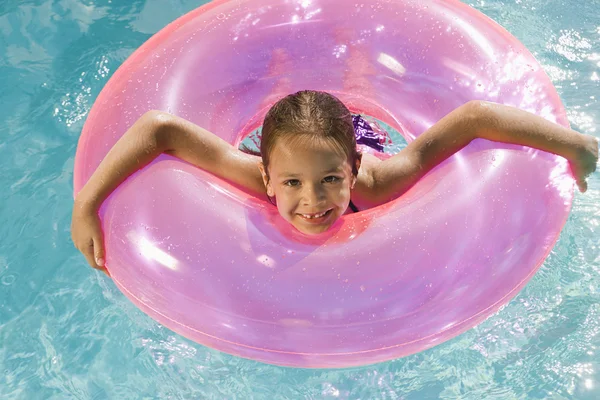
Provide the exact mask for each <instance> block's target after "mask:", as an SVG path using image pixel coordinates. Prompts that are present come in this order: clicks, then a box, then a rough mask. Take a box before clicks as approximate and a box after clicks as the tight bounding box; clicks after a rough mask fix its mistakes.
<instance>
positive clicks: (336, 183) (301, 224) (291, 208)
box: [261, 140, 356, 235]
mask: <svg viewBox="0 0 600 400" xmlns="http://www.w3.org/2000/svg"><path fill="white" fill-rule="evenodd" d="M261 173H262V177H263V181H264V183H265V186H266V189H267V194H268V195H269V196H272V197H275V198H276V200H277V209H278V211H279V214H281V216H282V217H283V218H284V219H285V220H286V221H288V222H289V223H290V224H292V225H293V226H294V227H295V228H296V229H298V230H299V231H300V232H302V233H305V234H309V235H310V234H318V233H322V232H325V231H326V230H327V229H329V227H331V225H333V223H334V222H335V221H336V220H337V219H338V218H339V217H340V216H341V215H342V214H344V212H345V211H346V209H347V208H348V205H349V203H350V190H351V188H352V187H354V183H355V180H356V178H355V177H354V176H353V175H352V167H351V166H350V163H349V162H348V158H347V156H346V155H345V154H343V153H341V152H340V151H339V150H336V149H335V148H334V147H333V146H332V145H330V144H327V143H325V144H323V142H320V143H310V142H308V141H305V140H299V141H297V142H296V143H293V146H291V145H289V143H288V144H286V143H285V141H280V142H279V143H275V146H274V147H273V150H272V151H271V155H270V165H269V171H268V175H267V171H265V169H264V166H262V164H261Z"/></svg>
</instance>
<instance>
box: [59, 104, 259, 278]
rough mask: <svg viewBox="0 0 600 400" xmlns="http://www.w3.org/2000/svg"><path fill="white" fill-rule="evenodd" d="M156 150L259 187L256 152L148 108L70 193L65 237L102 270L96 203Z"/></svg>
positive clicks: (249, 186) (255, 189)
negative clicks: (72, 194)
mask: <svg viewBox="0 0 600 400" xmlns="http://www.w3.org/2000/svg"><path fill="white" fill-rule="evenodd" d="M161 153H167V154H172V155H174V156H176V157H178V158H181V159H182V160H185V161H187V162H189V163H191V164H193V165H196V166H198V167H200V168H202V169H204V170H206V171H208V172H210V173H212V174H214V175H217V176H218V177H220V178H223V179H227V180H229V181H231V182H233V183H236V184H238V185H240V186H242V187H244V188H246V189H247V190H249V191H250V192H253V193H256V194H262V193H263V191H264V184H263V182H262V178H261V175H260V170H259V168H258V163H259V161H260V160H259V158H258V157H256V156H251V155H248V154H245V153H242V152H241V151H239V150H237V149H236V148H234V147H233V146H231V145H230V144H229V143H227V142H225V141H224V140H222V139H221V138H219V137H217V136H216V135H214V134H212V133H210V132H208V131H206V130H204V129H202V128H200V127H199V126H196V125H194V124H192V123H191V122H188V121H186V120H184V119H182V118H178V117H176V116H173V115H169V114H166V113H162V112H159V111H150V112H148V113H146V114H144V115H143V116H142V117H141V118H140V119H139V120H138V121H136V122H135V124H133V126H132V127H131V128H130V129H129V130H127V132H126V133H125V134H124V135H123V137H122V138H121V139H119V141H118V142H117V143H116V144H115V145H114V147H113V148H112V149H111V150H110V151H109V152H108V154H107V155H106V157H105V158H104V160H102V162H101V163H100V165H99V166H98V168H97V169H96V171H95V172H94V173H93V174H92V176H91V177H90V179H89V181H88V182H87V183H86V184H85V186H84V187H83V188H82V189H81V191H80V192H79V193H78V194H77V197H76V198H75V204H74V207H73V216H72V222H71V236H72V239H73V243H74V244H75V246H76V247H77V248H78V249H79V250H80V251H81V252H82V253H83V254H84V255H85V257H86V259H87V261H88V263H89V264H90V265H91V266H92V267H94V268H97V269H101V270H103V269H104V247H103V238H102V231H101V229H100V220H99V218H98V210H99V208H100V206H101V205H102V202H104V200H105V199H106V198H107V197H108V196H109V195H110V193H112V191H113V190H114V189H115V188H116V187H117V186H118V185H120V184H121V183H122V182H123V181H124V180H125V179H127V178H128V177H129V176H130V175H132V174H133V173H134V172H136V171H137V170H139V169H141V168H143V167H144V166H146V165H147V164H149V163H150V162H151V161H152V160H154V159H155V158H156V157H158V155H160V154H161Z"/></svg>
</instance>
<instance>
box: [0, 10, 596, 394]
mask: <svg viewBox="0 0 600 400" xmlns="http://www.w3.org/2000/svg"><path fill="white" fill-rule="evenodd" d="M201 3H203V2H198V1H183V0H177V1H176V0H170V1H169V0H148V1H128V2H112V1H110V0H106V1H94V2H91V1H85V2H84V1H75V0H63V1H49V0H38V1H36V2H2V4H1V5H0V29H1V31H2V37H3V39H2V40H0V60H2V61H0V85H1V86H0V87H1V88H2V89H3V90H2V92H0V96H2V103H1V104H2V105H3V107H2V108H1V109H0V116H1V120H2V121H4V124H3V125H2V126H0V132H1V135H2V136H1V137H2V140H1V141H0V182H2V184H3V188H4V190H3V191H2V194H1V199H2V201H1V203H0V205H1V206H0V235H1V236H0V237H1V238H2V240H1V242H0V243H2V244H1V245H0V371H2V374H1V375H0V398H2V397H6V398H10V399H13V398H15V399H38V398H39V399H48V398H57V399H63V398H82V399H88V398H90V399H105V398H116V399H138V398H140V399H141V398H174V399H177V398H185V399H187V398H228V399H229V398H240V399H248V398H265V399H286V398H291V399H296V398H299V399H329V398H331V399H333V398H340V399H437V398H447V399H455V398H465V399H483V398H485V399H493V398H496V399H512V398H524V399H525V398H527V399H536V398H538V399H542V398H556V399H561V398H577V399H597V398H599V397H600V388H599V387H598V386H599V385H600V372H599V370H600V356H599V351H600V350H599V349H598V347H600V335H599V333H600V294H599V289H598V288H599V283H600V233H599V231H598V230H599V229H600V179H599V176H598V173H596V174H595V175H594V176H592V177H591V178H590V190H589V191H588V193H587V194H586V195H584V196H581V195H578V196H577V197H576V199H575V203H574V207H573V212H572V214H571V216H570V218H569V221H568V223H567V225H566V226H565V229H564V231H563V233H562V236H561V239H560V240H559V242H558V244H557V246H556V247H555V249H554V251H553V252H552V254H551V255H550V257H549V258H548V260H547V261H546V263H545V264H544V266H543V267H542V269H541V270H540V271H539V272H538V274H537V275H536V276H535V277H534V278H533V279H532V281H531V282H530V283H529V284H528V285H527V287H526V288H525V289H524V290H523V291H522V292H521V294H519V296H517V297H516V298H515V299H514V300H513V301H512V302H510V303H509V304H508V305H507V306H506V307H504V308H503V309H502V310H501V311H500V312H499V313H498V314H496V315H495V316H493V317H491V318H490V319H488V320H487V321H485V322H484V323H483V324H481V325H479V326H478V327H476V328H475V329H473V330H471V331H468V332H467V333H465V334H463V335H461V336H459V337H458V338H455V339H454V340H451V341H449V342H447V343H444V344H442V345H440V346H438V347H435V348H433V349H430V350H428V351H425V352H423V353H420V354H416V355H414V356H411V357H407V358H404V359H400V360H395V361H392V362H388V363H383V364H378V365H374V366H368V367H362V368H353V369H348V370H325V371H323V370H297V369H286V368H279V367H274V366H269V365H264V364H260V363H256V362H253V361H249V360H244V359H239V358H235V357H232V356H228V355H225V354H222V353H219V352H216V351H213V350H209V349H206V348H204V347H202V346H199V345H196V344H194V343H192V342H189V341H187V340H185V339H183V338H182V337H180V336H178V335H175V334H173V333H172V332H170V331H169V330H167V329H165V328H162V327H160V326H159V325H158V324H156V323H155V322H154V321H152V320H150V319H149V318H148V317H146V316H145V315H144V314H142V313H141V312H140V311H138V310H137V309H136V308H135V307H134V306H133V305H132V304H130V303H129V301H128V300H126V299H125V298H124V297H123V296H122V295H121V294H120V292H119V291H118V290H117V289H116V288H115V286H114V285H113V284H111V282H110V281H109V280H108V279H106V278H105V277H104V276H101V275H100V274H97V273H94V272H93V271H91V270H90V269H89V267H87V266H86V264H85V260H84V259H83V257H82V256H80V254H79V253H78V252H77V251H76V250H75V249H74V248H73V247H72V244H71V242H70V233H69V224H70V212H71V205H72V199H71V192H72V172H73V165H72V164H73V157H74V154H75V147H76V144H77V138H78V136H79V133H80V130H81V127H82V125H83V122H84V119H85V116H86V114H87V112H88V111H89V109H90V107H91V105H92V103H93V100H94V99H95V97H96V96H97V95H98V93H99V91H100V90H101V88H102V87H103V85H104V84H105V83H106V81H107V80H108V78H109V77H110V75H111V74H112V73H113V72H114V71H115V69H116V68H117V67H118V66H119V65H120V63H121V62H122V61H123V60H124V59H125V58H126V57H127V56H128V55H129V54H130V53H131V52H132V51H133V50H134V49H135V48H137V47H138V46H139V45H140V44H141V43H142V42H143V41H145V40H146V39H147V38H148V37H149V36H150V35H151V34H152V33H154V32H156V31H157V30H158V29H160V28H161V27H162V26H164V25H165V24H166V23H168V22H169V21H171V20H173V19H175V18H176V17H178V16H179V15H181V14H183V13H185V12H187V11H189V10H191V9H193V8H195V7H197V6H198V5H200V4H201ZM469 4H471V5H473V6H475V7H476V8H478V9H479V10H481V11H483V12H484V13H486V14H487V15H489V16H491V17H492V18H494V19H496V20H497V21H498V22H499V23H500V24H502V25H503V26H505V27H506V28H507V29H508V30H509V31H511V32H512V33H513V34H514V35H515V36H517V37H518V38H519V39H520V40H521V41H522V42H523V43H524V44H525V45H526V46H527V47H528V48H529V49H530V50H531V51H532V52H533V53H534V55H535V56H536V57H537V58H538V60H539V61H540V62H541V63H542V65H543V66H544V67H545V69H546V71H547V72H548V74H549V75H550V77H551V78H552V80H553V81H554V83H555V85H556V86H557V89H558V91H559V94H560V95H561V98H562V99H563V101H564V102H565V105H566V106H567V108H568V110H569V117H570V120H571V123H572V124H573V126H574V128H576V129H578V130H580V131H583V132H586V133H591V134H594V135H597V136H598V135H599V132H598V131H597V130H596V124H597V122H596V121H597V120H598V119H600V107H599V103H598V97H599V96H600V90H599V89H600V22H599V21H600V3H598V2H597V1H592V0H588V1H587V2H584V3H578V4H577V7H576V8H573V7H572V6H571V5H570V4H568V3H565V4H560V3H556V2H550V1H540V0H538V1H527V0H513V1H507V0H506V1H504V0H503V1H500V0H493V1H485V2H484V1H477V2H469Z"/></svg>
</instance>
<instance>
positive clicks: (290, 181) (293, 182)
mask: <svg viewBox="0 0 600 400" xmlns="http://www.w3.org/2000/svg"><path fill="white" fill-rule="evenodd" d="M283 184H284V185H285V186H299V185H300V181H299V180H298V179H288V180H287V181H285V182H283Z"/></svg>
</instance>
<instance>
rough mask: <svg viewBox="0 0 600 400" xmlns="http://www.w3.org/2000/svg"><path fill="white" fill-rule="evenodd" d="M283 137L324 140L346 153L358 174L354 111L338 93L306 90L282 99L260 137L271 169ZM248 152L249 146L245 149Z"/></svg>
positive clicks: (262, 149) (264, 123)
mask: <svg viewBox="0 0 600 400" xmlns="http://www.w3.org/2000/svg"><path fill="white" fill-rule="evenodd" d="M279 140H292V141H300V140H309V141H322V142H324V143H327V144H330V145H332V146H333V147H334V148H335V149H336V150H338V151H340V153H342V154H345V155H346V157H347V158H348V162H349V163H350V165H351V166H352V173H353V174H354V175H357V174H358V169H357V168H356V160H357V159H358V158H359V153H358V151H357V149H356V137H355V136H354V125H353V123H352V114H351V113H350V110H348V108H347V107H346V106H345V105H344V103H342V102H341V101H340V100H339V99H338V98H336V97H335V96H333V95H331V94H329V93H326V92H319V91H314V90H303V91H300V92H297V93H294V94H290V95H288V96H286V97H284V98H283V99H281V100H279V101H278V102H277V103H275V105H273V107H271V109H270V110H269V112H267V115H266V116H265V119H264V122H263V127H262V134H261V139H260V156H261V158H262V162H263V164H264V166H265V170H268V167H269V161H270V155H271V153H272V151H273V148H274V147H275V144H276V143H277V142H278V141H279ZM242 150H243V151H246V150H247V149H243V148H242Z"/></svg>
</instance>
